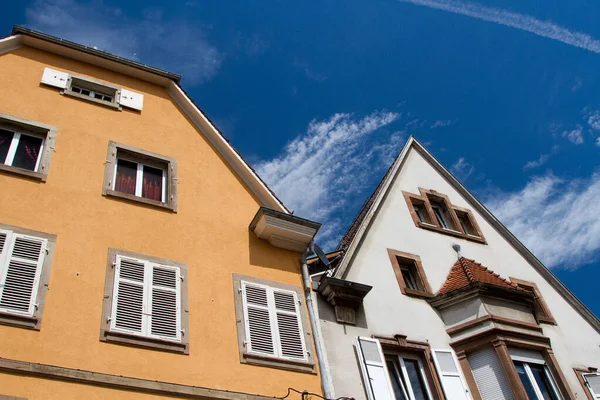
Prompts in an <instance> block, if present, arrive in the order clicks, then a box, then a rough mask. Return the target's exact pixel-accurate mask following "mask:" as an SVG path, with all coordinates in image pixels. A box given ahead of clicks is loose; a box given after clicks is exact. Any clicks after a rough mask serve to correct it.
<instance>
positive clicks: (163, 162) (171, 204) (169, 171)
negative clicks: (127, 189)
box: [102, 141, 178, 213]
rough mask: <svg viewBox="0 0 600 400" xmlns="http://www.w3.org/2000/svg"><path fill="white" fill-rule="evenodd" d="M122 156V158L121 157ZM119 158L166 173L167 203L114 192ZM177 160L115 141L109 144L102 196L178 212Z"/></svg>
mask: <svg viewBox="0 0 600 400" xmlns="http://www.w3.org/2000/svg"><path fill="white" fill-rule="evenodd" d="M119 154H120V156H119ZM117 158H124V159H127V160H128V161H132V162H135V163H138V165H139V164H143V165H148V166H149V167H153V168H160V169H163V170H165V171H166V177H165V179H163V191H164V193H165V196H164V197H165V201H164V202H163V201H157V200H152V199H146V198H144V197H141V196H136V195H132V194H129V193H123V192H119V191H117V190H114V181H115V174H116V171H117ZM177 180H178V177H177V160H175V159H174V158H171V157H167V156H163V155H160V154H156V153H152V152H149V151H145V150H142V149H138V148H136V147H133V146H129V145H126V144H122V143H117V142H113V141H109V142H108V153H107V155H106V167H105V169H104V183H103V185H102V195H104V196H106V197H113V198H118V199H123V200H127V201H130V202H135V203H140V204H145V205H149V206H152V207H157V208H162V209H166V210H171V211H172V212H175V213H176V212H177V203H178V196H177Z"/></svg>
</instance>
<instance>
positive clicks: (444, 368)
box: [431, 349, 471, 400]
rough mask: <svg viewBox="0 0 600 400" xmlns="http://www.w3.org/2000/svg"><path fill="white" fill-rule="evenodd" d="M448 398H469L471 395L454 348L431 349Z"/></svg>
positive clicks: (465, 399) (466, 399)
mask: <svg viewBox="0 0 600 400" xmlns="http://www.w3.org/2000/svg"><path fill="white" fill-rule="evenodd" d="M431 354H432V355H433V362H434V363H435V367H436V368H437V370H438V373H439V375H440V380H441V382H442V387H443V389H444V393H445V394H446V399H447V400H469V399H471V395H470V393H469V390H468V389H467V385H466V383H465V379H464V377H463V375H462V371H461V370H460V365H459V364H458V360H457V359H456V356H455V355H454V352H453V351H452V350H439V349H433V350H431Z"/></svg>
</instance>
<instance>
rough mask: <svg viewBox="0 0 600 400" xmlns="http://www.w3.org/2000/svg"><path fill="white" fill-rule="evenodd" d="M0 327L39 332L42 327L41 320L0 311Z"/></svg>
mask: <svg viewBox="0 0 600 400" xmlns="http://www.w3.org/2000/svg"><path fill="white" fill-rule="evenodd" d="M0 325H10V326H16V327H19V328H26V329H33V330H36V331H39V330H40V328H41V325H42V320H41V319H39V318H36V317H30V316H27V315H19V314H11V313H7V312H4V311H0Z"/></svg>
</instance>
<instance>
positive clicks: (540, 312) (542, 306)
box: [509, 277, 557, 325]
mask: <svg viewBox="0 0 600 400" xmlns="http://www.w3.org/2000/svg"><path fill="white" fill-rule="evenodd" d="M509 279H510V281H511V282H513V283H516V284H517V285H518V286H519V287H521V288H523V289H526V290H530V291H532V292H533V294H534V295H535V304H534V310H533V311H534V315H535V319H536V320H537V322H538V324H539V323H545V324H551V325H557V323H556V320H555V319H554V316H553V315H552V312H550V308H549V307H548V304H547V303H546V300H544V297H543V296H542V293H541V292H540V289H539V288H538V286H537V285H536V284H535V282H529V281H524V280H522V279H517V278H513V277H510V278H509ZM536 304H537V307H536Z"/></svg>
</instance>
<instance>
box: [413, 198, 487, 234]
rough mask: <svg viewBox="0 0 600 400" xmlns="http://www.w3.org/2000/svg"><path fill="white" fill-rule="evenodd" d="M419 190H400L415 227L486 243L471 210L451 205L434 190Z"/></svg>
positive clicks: (447, 199)
mask: <svg viewBox="0 0 600 400" xmlns="http://www.w3.org/2000/svg"><path fill="white" fill-rule="evenodd" d="M419 192H420V193H419V194H418V195H416V194H413V193H409V192H404V191H403V192H402V193H403V194H404V198H405V200H406V204H407V205H408V209H409V212H410V214H411V217H412V219H413V221H414V223H415V225H416V226H417V227H419V228H424V229H429V230H432V231H436V232H439V233H444V234H446V235H451V236H456V237H461V238H463V239H467V240H472V241H475V242H480V243H484V244H485V243H486V242H485V239H484V237H483V234H482V233H481V230H480V229H479V226H478V225H477V222H476V221H475V218H474V217H473V213H472V212H471V210H469V209H466V208H462V207H458V206H455V205H453V204H452V203H451V202H450V199H449V198H448V196H446V195H444V194H441V193H439V192H436V191H435V190H426V189H422V188H419Z"/></svg>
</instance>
